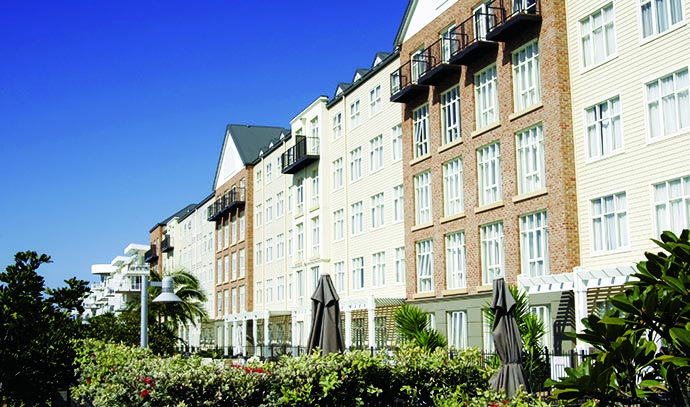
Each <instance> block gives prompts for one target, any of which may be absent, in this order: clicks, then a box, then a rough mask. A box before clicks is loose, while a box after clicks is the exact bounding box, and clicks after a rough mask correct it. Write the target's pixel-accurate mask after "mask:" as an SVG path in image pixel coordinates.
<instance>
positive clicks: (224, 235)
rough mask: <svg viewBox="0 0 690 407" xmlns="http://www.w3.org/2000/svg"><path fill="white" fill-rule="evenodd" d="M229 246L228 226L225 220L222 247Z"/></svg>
mask: <svg viewBox="0 0 690 407" xmlns="http://www.w3.org/2000/svg"><path fill="white" fill-rule="evenodd" d="M228 246H230V226H229V222H228V220H227V219H223V247H228Z"/></svg>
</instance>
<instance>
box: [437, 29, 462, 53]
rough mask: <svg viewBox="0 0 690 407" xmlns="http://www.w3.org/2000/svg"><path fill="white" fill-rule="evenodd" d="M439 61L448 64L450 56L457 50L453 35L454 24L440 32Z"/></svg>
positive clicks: (455, 39)
mask: <svg viewBox="0 0 690 407" xmlns="http://www.w3.org/2000/svg"><path fill="white" fill-rule="evenodd" d="M440 37H441V61H443V63H448V60H449V59H450V57H451V55H453V53H454V52H455V51H456V50H457V49H458V45H459V44H458V40H457V38H456V35H455V24H453V25H450V26H448V27H446V28H445V29H444V30H443V31H441V35H440Z"/></svg>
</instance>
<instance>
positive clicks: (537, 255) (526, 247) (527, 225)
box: [520, 212, 549, 277]
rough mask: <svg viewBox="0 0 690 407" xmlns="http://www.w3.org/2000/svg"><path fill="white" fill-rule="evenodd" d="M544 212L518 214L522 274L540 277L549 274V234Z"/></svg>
mask: <svg viewBox="0 0 690 407" xmlns="http://www.w3.org/2000/svg"><path fill="white" fill-rule="evenodd" d="M548 230H549V229H548V223H547V221H546V212H536V213H531V214H529V215H524V216H520V251H521V255H520V257H521V258H522V274H524V275H527V276H530V277H542V276H545V275H547V274H549V243H548V242H549V234H548Z"/></svg>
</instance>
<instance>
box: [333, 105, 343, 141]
mask: <svg viewBox="0 0 690 407" xmlns="http://www.w3.org/2000/svg"><path fill="white" fill-rule="evenodd" d="M342 135H343V114H342V113H341V112H338V113H336V114H335V116H333V139H337V138H340V136H342Z"/></svg>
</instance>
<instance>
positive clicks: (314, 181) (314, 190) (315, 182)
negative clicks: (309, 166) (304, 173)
mask: <svg viewBox="0 0 690 407" xmlns="http://www.w3.org/2000/svg"><path fill="white" fill-rule="evenodd" d="M318 205H319V170H318V169H316V170H313V171H312V172H311V206H312V208H313V207H315V206H318Z"/></svg>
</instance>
